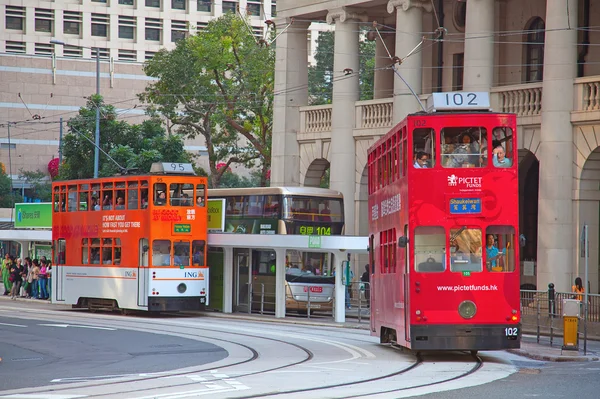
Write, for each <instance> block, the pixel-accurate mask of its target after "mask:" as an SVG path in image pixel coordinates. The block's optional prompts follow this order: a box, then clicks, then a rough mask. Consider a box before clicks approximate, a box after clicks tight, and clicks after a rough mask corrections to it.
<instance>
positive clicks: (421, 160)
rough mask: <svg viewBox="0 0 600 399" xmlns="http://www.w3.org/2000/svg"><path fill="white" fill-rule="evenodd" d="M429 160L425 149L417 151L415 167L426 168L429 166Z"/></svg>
mask: <svg viewBox="0 0 600 399" xmlns="http://www.w3.org/2000/svg"><path fill="white" fill-rule="evenodd" d="M428 161H429V156H428V155H427V154H426V153H424V152H423V151H419V152H417V159H416V161H415V163H414V167H415V168H417V169H426V168H428V167H429V166H427V162H428Z"/></svg>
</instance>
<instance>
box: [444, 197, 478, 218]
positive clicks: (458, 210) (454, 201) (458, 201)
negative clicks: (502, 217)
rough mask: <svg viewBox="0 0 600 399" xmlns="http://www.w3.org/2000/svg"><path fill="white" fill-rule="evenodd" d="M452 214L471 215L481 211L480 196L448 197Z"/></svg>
mask: <svg viewBox="0 0 600 399" xmlns="http://www.w3.org/2000/svg"><path fill="white" fill-rule="evenodd" d="M449 206H450V213H451V214H452V215H473V214H479V213H481V198H450V201H449Z"/></svg>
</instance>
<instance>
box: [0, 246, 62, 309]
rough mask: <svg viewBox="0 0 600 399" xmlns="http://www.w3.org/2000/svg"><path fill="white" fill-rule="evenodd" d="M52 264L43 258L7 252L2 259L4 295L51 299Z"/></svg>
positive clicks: (14, 298) (12, 297)
mask: <svg viewBox="0 0 600 399" xmlns="http://www.w3.org/2000/svg"><path fill="white" fill-rule="evenodd" d="M51 279H52V264H51V263H50V262H49V261H48V260H47V259H46V257H45V256H42V257H41V259H39V260H38V259H33V260H32V259H31V258H30V257H27V258H25V260H24V261H22V260H21V258H16V259H15V257H14V256H12V255H10V254H8V253H7V254H6V255H5V256H4V259H3V260H2V284H3V285H4V295H10V297H11V299H12V300H16V299H17V298H18V297H21V298H36V299H49V298H50V293H51V288H50V287H51V281H52V280H51Z"/></svg>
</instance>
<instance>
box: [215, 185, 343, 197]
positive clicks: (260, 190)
mask: <svg viewBox="0 0 600 399" xmlns="http://www.w3.org/2000/svg"><path fill="white" fill-rule="evenodd" d="M277 194H282V195H298V196H307V197H328V198H336V197H339V198H342V197H343V196H342V193H341V192H339V191H336V190H330V189H328V188H319V187H243V188H211V189H209V190H208V197H209V198H211V197H212V198H214V197H222V196H233V195H277Z"/></svg>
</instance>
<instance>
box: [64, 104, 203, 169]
mask: <svg viewBox="0 0 600 399" xmlns="http://www.w3.org/2000/svg"><path fill="white" fill-rule="evenodd" d="M96 104H99V105H100V148H101V149H102V150H103V151H104V152H106V153H107V154H108V155H109V156H110V157H111V158H113V159H114V160H115V161H116V163H118V164H119V165H120V166H122V167H123V168H127V169H130V170H131V169H137V170H138V171H139V172H141V173H147V172H149V171H150V166H151V164H152V163H153V162H160V161H164V162H185V163H191V161H192V160H191V156H190V154H189V153H187V152H186V151H185V150H184V148H183V140H182V139H181V137H180V136H178V135H170V136H167V135H166V134H165V130H164V128H163V127H162V124H161V122H160V121H159V120H157V119H149V120H146V121H144V122H142V123H141V124H136V125H130V124H128V123H127V122H125V121H122V120H121V121H120V120H117V116H118V115H117V112H116V110H115V108H114V107H113V106H112V105H106V104H105V103H104V101H103V99H102V97H100V96H96V95H94V96H92V97H91V98H90V99H89V101H88V102H87V105H86V106H85V107H82V108H81V109H80V110H79V114H78V115H77V116H75V117H73V118H71V119H70V120H69V121H68V123H67V126H68V128H69V133H67V134H66V135H65V137H64V139H63V143H62V151H63V164H62V165H61V166H60V172H59V177H58V178H59V179H84V178H90V177H92V176H93V175H94V149H95V146H94V144H93V142H94V132H95V124H96V121H95V118H96ZM86 137H87V139H86ZM99 166H100V168H99V171H98V175H99V176H112V175H114V174H116V173H119V172H121V170H120V167H119V166H117V165H116V164H115V162H113V161H111V160H110V159H109V158H108V157H107V156H106V155H105V154H104V153H102V151H101V152H100V161H99Z"/></svg>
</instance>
